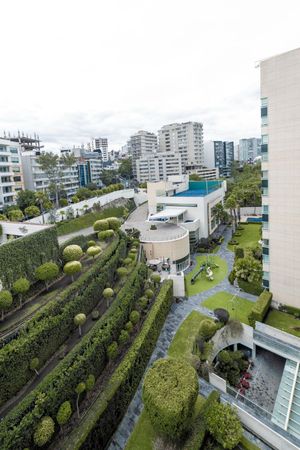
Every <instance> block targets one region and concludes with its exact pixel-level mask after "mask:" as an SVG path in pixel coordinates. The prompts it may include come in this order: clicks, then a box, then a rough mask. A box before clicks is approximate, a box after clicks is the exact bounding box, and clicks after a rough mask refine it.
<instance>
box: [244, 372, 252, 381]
mask: <svg viewBox="0 0 300 450" xmlns="http://www.w3.org/2000/svg"><path fill="white" fill-rule="evenodd" d="M244 378H245V379H246V380H250V379H251V378H252V375H251V373H249V372H246V373H245V375H244Z"/></svg>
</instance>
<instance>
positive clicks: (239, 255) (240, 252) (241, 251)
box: [234, 247, 245, 258]
mask: <svg viewBox="0 0 300 450" xmlns="http://www.w3.org/2000/svg"><path fill="white" fill-rule="evenodd" d="M234 253H235V257H236V258H244V256H245V255H244V249H243V247H236V248H235V250H234Z"/></svg>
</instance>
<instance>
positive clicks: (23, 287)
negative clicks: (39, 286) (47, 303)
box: [13, 278, 30, 306]
mask: <svg viewBox="0 0 300 450" xmlns="http://www.w3.org/2000/svg"><path fill="white" fill-rule="evenodd" d="M29 289H30V283H29V281H28V280H27V278H19V279H18V280H16V281H15V282H14V284H13V290H14V292H15V293H16V294H19V298H20V306H22V297H23V294H26V292H28V291H29Z"/></svg>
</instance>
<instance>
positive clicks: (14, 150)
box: [10, 147, 18, 154]
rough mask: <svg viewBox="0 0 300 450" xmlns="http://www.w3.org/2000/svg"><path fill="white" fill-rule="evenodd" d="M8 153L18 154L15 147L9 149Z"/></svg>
mask: <svg viewBox="0 0 300 450" xmlns="http://www.w3.org/2000/svg"><path fill="white" fill-rule="evenodd" d="M10 153H16V154H18V149H17V148H15V147H10Z"/></svg>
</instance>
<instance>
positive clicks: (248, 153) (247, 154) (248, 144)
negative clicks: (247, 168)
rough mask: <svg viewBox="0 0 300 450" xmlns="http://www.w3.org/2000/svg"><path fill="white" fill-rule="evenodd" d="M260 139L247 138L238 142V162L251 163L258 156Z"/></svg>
mask: <svg viewBox="0 0 300 450" xmlns="http://www.w3.org/2000/svg"><path fill="white" fill-rule="evenodd" d="M260 148H261V139H259V138H248V139H240V141H239V161H241V162H250V163H251V162H253V161H254V160H255V158H257V157H258V156H260Z"/></svg>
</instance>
